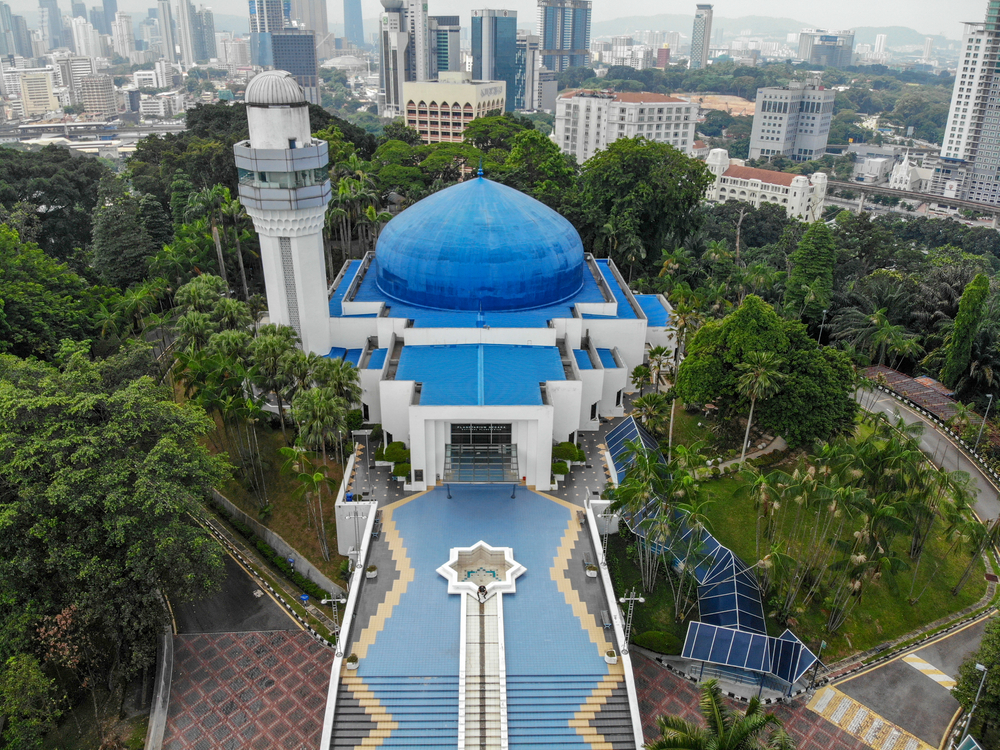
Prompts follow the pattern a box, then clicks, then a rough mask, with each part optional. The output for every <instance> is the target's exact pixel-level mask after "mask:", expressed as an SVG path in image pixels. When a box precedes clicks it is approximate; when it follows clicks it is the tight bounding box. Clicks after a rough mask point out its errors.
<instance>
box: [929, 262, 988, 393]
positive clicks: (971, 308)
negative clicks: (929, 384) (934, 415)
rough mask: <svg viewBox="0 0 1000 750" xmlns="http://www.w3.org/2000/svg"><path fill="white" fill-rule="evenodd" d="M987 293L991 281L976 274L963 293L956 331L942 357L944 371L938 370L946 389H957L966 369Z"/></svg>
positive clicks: (954, 330)
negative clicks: (949, 387)
mask: <svg viewBox="0 0 1000 750" xmlns="http://www.w3.org/2000/svg"><path fill="white" fill-rule="evenodd" d="M989 293H990V280H989V279H988V278H987V277H986V274H983V273H980V274H977V275H976V277H975V278H974V279H973V280H972V281H970V282H969V284H968V286H966V287H965V290H964V291H963V292H962V299H961V301H960V302H959V304H958V315H957V316H956V318H955V327H954V328H953V329H952V334H951V344H950V345H949V346H948V351H947V353H946V355H945V363H944V369H942V370H941V382H942V383H944V384H945V385H947V386H954V385H956V384H957V383H958V381H959V380H960V379H961V377H962V375H964V374H965V370H966V368H967V367H968V366H969V359H970V357H971V355H972V342H973V340H974V339H975V338H976V333H977V332H978V329H979V323H980V322H981V321H982V319H983V312H984V311H985V309H986V298H987V297H988V296H989Z"/></svg>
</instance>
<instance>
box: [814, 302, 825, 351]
mask: <svg viewBox="0 0 1000 750" xmlns="http://www.w3.org/2000/svg"><path fill="white" fill-rule="evenodd" d="M826 313H827V311H826V310H824V311H823V320H822V322H821V323H820V324H819V336H817V337H816V343H817V344H819V343H820V342H821V341H822V339H823V326H825V325H826Z"/></svg>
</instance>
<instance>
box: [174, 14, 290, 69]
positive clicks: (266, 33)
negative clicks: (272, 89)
mask: <svg viewBox="0 0 1000 750" xmlns="http://www.w3.org/2000/svg"><path fill="white" fill-rule="evenodd" d="M184 1H185V0H181V2H184ZM291 12H292V6H291V3H290V2H289V0H250V62H251V63H252V64H253V65H260V66H261V67H265V68H266V67H270V66H271V65H273V64H274V57H273V55H272V53H271V34H276V33H278V32H279V31H281V30H282V29H284V28H285V27H286V26H288V25H289V24H290V17H291Z"/></svg>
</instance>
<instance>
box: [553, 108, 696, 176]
mask: <svg viewBox="0 0 1000 750" xmlns="http://www.w3.org/2000/svg"><path fill="white" fill-rule="evenodd" d="M555 115H556V120H555V129H554V132H553V138H554V140H555V142H556V145H557V146H559V148H560V149H562V152H563V153H564V154H573V155H574V156H576V158H577V161H578V162H580V163H581V164H582V163H583V162H585V161H586V160H587V159H589V158H590V157H592V156H593V155H594V154H595V153H597V152H598V151H600V150H601V149H602V148H606V147H607V145H608V144H609V143H613V142H614V141H616V140H618V139H619V138H636V137H642V138H645V139H646V140H650V141H657V142H659V143H668V144H670V145H671V146H673V147H674V148H676V149H678V150H680V151H683V152H684V153H686V154H690V153H691V151H692V149H693V148H694V141H695V127H696V125H697V123H696V120H697V119H698V107H696V106H694V105H692V104H691V102H689V101H688V100H686V99H681V98H679V97H674V96H667V95H666V94H652V93H649V92H645V91H641V92H625V91H622V92H617V93H616V92H614V91H610V92H608V91H583V90H577V91H564V92H563V93H562V94H560V95H559V97H558V98H557V99H556V108H555Z"/></svg>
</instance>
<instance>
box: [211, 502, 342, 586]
mask: <svg viewBox="0 0 1000 750" xmlns="http://www.w3.org/2000/svg"><path fill="white" fill-rule="evenodd" d="M218 511H219V515H220V516H222V517H223V518H225V519H226V521H228V522H229V525H230V526H232V527H233V528H234V529H235V530H236V531H237V533H239V535H240V536H242V537H243V538H244V539H246V540H247V541H248V542H250V544H252V545H253V546H254V547H256V548H257V551H258V552H260V554H261V555H262V556H263V557H264V559H265V560H267V562H268V563H270V565H271V567H273V568H275V569H276V570H278V572H280V573H281V574H282V575H283V576H284V577H285V578H287V579H288V580H289V581H291V582H292V583H294V584H295V585H296V586H298V587H299V588H300V589H302V591H303V592H304V593H306V594H309V596H311V597H312V598H313V599H316V600H317V601H318V600H320V599H326V598H328V597H329V596H330V592H328V591H324V590H323V589H321V588H320V587H319V586H317V585H316V584H315V583H313V582H312V581H310V580H309V579H308V578H306V577H305V576H304V575H302V574H301V573H298V572H296V571H295V570H293V569H292V566H291V565H289V564H288V560H286V559H285V558H284V557H282V556H281V555H279V554H278V553H277V552H275V551H274V548H273V547H272V546H271V545H270V544H268V543H267V542H265V541H264V540H263V539H261V538H260V537H259V536H257V535H256V534H254V533H253V529H251V528H250V527H249V526H247V525H246V524H245V523H243V522H242V521H240V520H239V519H238V518H233V517H232V516H230V515H229V514H228V513H226V511H224V510H223V509H222V508H218Z"/></svg>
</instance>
